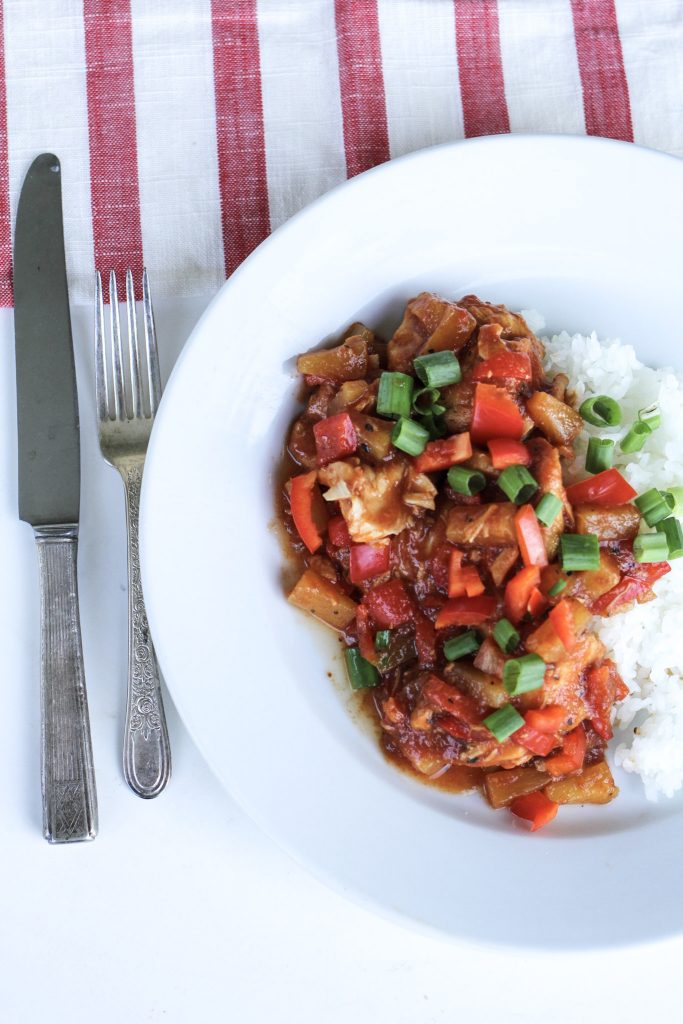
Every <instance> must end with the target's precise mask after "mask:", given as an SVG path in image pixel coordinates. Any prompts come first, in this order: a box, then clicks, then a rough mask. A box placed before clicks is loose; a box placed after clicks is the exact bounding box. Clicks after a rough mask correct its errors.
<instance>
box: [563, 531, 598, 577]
mask: <svg viewBox="0 0 683 1024" xmlns="http://www.w3.org/2000/svg"><path fill="white" fill-rule="evenodd" d="M560 562H561V564H562V568H563V569H564V571H565V572H574V571H576V570H579V571H581V570H586V569H599V568H600V544H599V543H598V538H597V537H596V536H595V534H594V533H563V534H562V536H561V537H560Z"/></svg>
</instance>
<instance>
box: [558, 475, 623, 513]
mask: <svg viewBox="0 0 683 1024" xmlns="http://www.w3.org/2000/svg"><path fill="white" fill-rule="evenodd" d="M637 495H638V492H637V491H634V490H633V488H632V487H631V485H630V484H629V483H627V481H626V480H624V478H623V476H622V475H621V473H620V472H619V470H618V469H605V470H603V472H602V473H596V474H595V476H591V477H589V478H588V479H587V480H579V482H578V483H577V484H572V485H571V486H570V487H568V488H567V498H568V499H569V502H570V504H572V505H578V504H579V503H580V502H584V501H590V502H592V503H593V504H594V505H624V504H626V502H627V501H633V499H634V498H635V497H637Z"/></svg>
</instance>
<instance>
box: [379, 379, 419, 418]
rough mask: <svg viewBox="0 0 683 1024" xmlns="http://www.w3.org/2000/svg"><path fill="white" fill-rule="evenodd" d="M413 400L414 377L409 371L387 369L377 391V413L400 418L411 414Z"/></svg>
mask: <svg viewBox="0 0 683 1024" xmlns="http://www.w3.org/2000/svg"><path fill="white" fill-rule="evenodd" d="M412 401H413V378H412V377H409V376H408V374H407V373H389V372H388V371H385V372H384V373H383V374H382V376H381V377H380V379H379V390H378V392H377V413H378V415H379V416H390V417H392V418H393V419H399V418H400V417H401V416H405V417H406V418H408V417H409V416H410V407H411V404H412Z"/></svg>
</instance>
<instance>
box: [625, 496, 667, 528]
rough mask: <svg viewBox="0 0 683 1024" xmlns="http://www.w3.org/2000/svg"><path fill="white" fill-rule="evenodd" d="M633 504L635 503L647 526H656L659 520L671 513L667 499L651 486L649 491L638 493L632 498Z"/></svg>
mask: <svg viewBox="0 0 683 1024" xmlns="http://www.w3.org/2000/svg"><path fill="white" fill-rule="evenodd" d="M634 505H637V507H638V511H639V512H640V514H641V516H642V517H643V519H644V520H645V522H646V523H647V525H648V526H656V524H657V523H658V522H660V520H662V519H666V518H667V517H668V516H669V515H670V513H671V509H670V508H669V503H668V501H667V500H666V498H665V497H664V495H663V494H662V492H661V491H658V490H657V488H656V487H651V488H650V490H649V491H645V492H644V493H643V494H639V495H638V497H637V498H636V499H635V500H634Z"/></svg>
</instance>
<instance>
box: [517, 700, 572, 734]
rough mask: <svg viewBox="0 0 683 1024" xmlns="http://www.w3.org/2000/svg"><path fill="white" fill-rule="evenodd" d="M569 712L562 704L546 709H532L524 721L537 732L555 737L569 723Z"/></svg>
mask: <svg viewBox="0 0 683 1024" xmlns="http://www.w3.org/2000/svg"><path fill="white" fill-rule="evenodd" d="M567 717H568V712H567V709H566V708H563V707H562V705H561V704H548V706H547V707H545V708H532V709H531V710H529V711H527V713H526V714H525V716H524V721H525V722H526V724H527V725H528V726H529V727H530V728H531V729H535V730H536V732H544V733H547V734H548V735H553V734H554V733H556V732H557V730H558V729H560V728H562V726H563V725H564V723H565V722H566V721H567Z"/></svg>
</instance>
